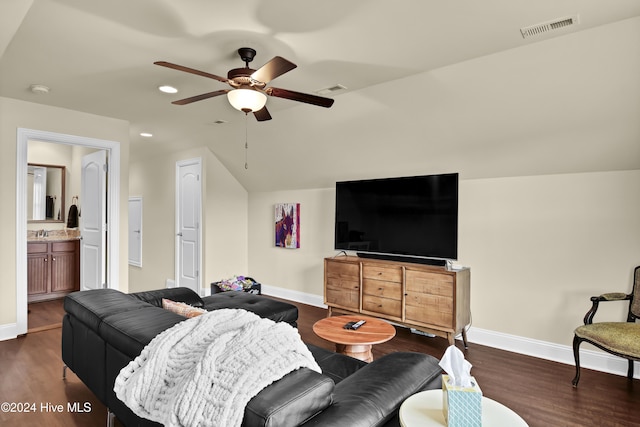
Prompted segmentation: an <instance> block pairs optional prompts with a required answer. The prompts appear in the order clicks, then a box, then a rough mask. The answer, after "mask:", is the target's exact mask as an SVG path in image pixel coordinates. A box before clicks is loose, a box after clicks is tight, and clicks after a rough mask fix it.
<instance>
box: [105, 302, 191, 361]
mask: <svg viewBox="0 0 640 427" xmlns="http://www.w3.org/2000/svg"><path fill="white" fill-rule="evenodd" d="M184 320H185V318H184V317H183V316H180V315H178V314H175V313H172V312H170V311H169V310H163V309H162V308H160V307H155V306H152V305H146V306H144V307H140V308H139V309H138V310H131V311H127V312H124V313H116V314H113V315H111V316H106V317H105V318H104V321H103V322H102V323H101V324H100V330H99V333H100V336H102V338H103V339H104V340H105V341H106V342H108V343H109V344H110V345H111V346H112V347H114V348H115V349H117V350H119V351H121V352H122V353H124V354H126V355H127V356H129V357H131V358H132V359H133V358H135V357H136V356H138V355H139V354H140V353H141V352H142V349H143V348H144V347H145V346H146V345H147V344H149V343H150V342H151V340H152V339H153V338H155V336H156V335H158V334H159V333H160V332H162V331H164V330H165V329H169V328H170V327H172V326H173V325H175V324H176V323H178V322H182V321H184Z"/></svg>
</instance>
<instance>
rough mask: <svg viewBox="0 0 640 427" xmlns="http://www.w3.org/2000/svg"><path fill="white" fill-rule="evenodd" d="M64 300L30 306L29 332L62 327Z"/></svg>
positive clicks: (36, 303) (35, 303) (42, 302)
mask: <svg viewBox="0 0 640 427" xmlns="http://www.w3.org/2000/svg"><path fill="white" fill-rule="evenodd" d="M63 300H64V299H63V298H58V299H54V300H50V301H41V302H34V303H31V304H29V314H28V319H27V322H28V331H29V332H40V331H43V330H46V329H52V328H59V327H60V326H61V325H62V315H63V313H64V309H63V308H62V304H63Z"/></svg>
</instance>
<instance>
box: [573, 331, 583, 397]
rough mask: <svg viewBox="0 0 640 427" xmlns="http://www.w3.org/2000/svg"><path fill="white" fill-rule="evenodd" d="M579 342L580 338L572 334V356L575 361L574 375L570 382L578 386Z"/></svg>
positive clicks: (580, 341)
mask: <svg viewBox="0 0 640 427" xmlns="http://www.w3.org/2000/svg"><path fill="white" fill-rule="evenodd" d="M580 343H582V340H581V339H580V338H578V336H577V335H574V336H573V358H574V359H575V361H576V376H575V377H574V378H573V381H571V383H572V384H573V386H574V387H576V388H577V387H578V381H580Z"/></svg>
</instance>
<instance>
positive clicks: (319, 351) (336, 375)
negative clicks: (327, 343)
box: [307, 344, 368, 384]
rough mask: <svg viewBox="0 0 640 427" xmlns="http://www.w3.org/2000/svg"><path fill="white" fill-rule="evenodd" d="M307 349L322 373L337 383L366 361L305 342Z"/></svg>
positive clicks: (365, 364)
mask: <svg viewBox="0 0 640 427" xmlns="http://www.w3.org/2000/svg"><path fill="white" fill-rule="evenodd" d="M307 347H308V348H309V351H311V354H312V355H313V358H314V359H316V362H317V363H318V365H319V366H320V369H322V373H323V374H324V375H326V376H328V377H329V378H331V379H332V380H333V382H334V383H336V384H338V383H339V382H340V381H342V380H343V379H345V378H347V377H348V376H350V375H351V374H353V373H354V372H356V371H357V370H359V369H360V368H362V367H364V366H367V365H368V363H367V362H364V361H362V360H358V359H354V358H353V357H349V356H345V355H344V354H339V353H335V352H333V351H329V350H327V349H324V348H321V347H317V346H315V345H312V344H307Z"/></svg>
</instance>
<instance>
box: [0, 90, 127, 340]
mask: <svg viewBox="0 0 640 427" xmlns="http://www.w3.org/2000/svg"><path fill="white" fill-rule="evenodd" d="M18 128H27V129H34V130H41V131H47V132H55V133H61V134H69V135H77V136H83V137H89V138H97V139H103V140H109V141H114V142H118V143H120V156H121V158H120V163H121V167H120V182H121V188H120V197H121V198H120V206H121V211H120V217H121V218H120V221H121V222H120V224H122V225H123V227H121V230H120V254H121V257H120V259H119V260H118V261H117V262H119V263H120V277H119V283H120V289H123V290H125V291H126V290H127V286H128V272H127V268H126V267H127V250H128V246H127V230H126V224H127V218H128V210H127V202H126V201H127V199H128V189H127V186H126V183H127V181H128V175H129V168H128V164H129V124H128V122H126V121H123V120H117V119H112V118H108V117H100V116H95V115H92V114H86V113H82V112H78V111H72V110H67V109H64V108H57V107H50V106H46V105H41V104H34V103H29V102H24V101H18V100H14V99H9V98H2V97H0V197H1V200H2V201H3V202H2V204H0V223H1V224H3V226H4V230H5V232H4V233H3V239H4V243H3V244H2V246H1V247H0V271H2V279H3V280H2V283H0V328H3V327H6V326H7V325H11V324H14V323H15V322H16V260H17V257H18V256H25V257H26V254H24V255H21V254H16V253H15V248H16V232H15V230H16V156H17V153H16V139H17V130H18ZM25 237H26V236H25Z"/></svg>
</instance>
